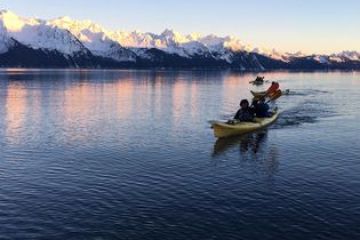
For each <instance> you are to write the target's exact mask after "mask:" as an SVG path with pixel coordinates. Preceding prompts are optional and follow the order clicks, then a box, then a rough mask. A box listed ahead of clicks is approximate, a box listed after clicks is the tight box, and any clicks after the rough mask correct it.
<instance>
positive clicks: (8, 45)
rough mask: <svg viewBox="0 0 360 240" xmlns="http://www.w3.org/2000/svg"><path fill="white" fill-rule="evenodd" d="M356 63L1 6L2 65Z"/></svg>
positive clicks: (349, 56)
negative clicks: (48, 17)
mask: <svg viewBox="0 0 360 240" xmlns="http://www.w3.org/2000/svg"><path fill="white" fill-rule="evenodd" d="M13 65H16V66H24V67H27V66H43V67H50V66H53V67H231V68H237V69H240V70H245V71H246V70H252V71H260V70H267V69H280V68H283V69H302V68H304V69H328V68H360V53H358V52H351V51H344V52H341V53H338V54H332V55H310V56H306V55H304V54H302V53H300V52H297V53H294V54H293V53H282V52H279V51H277V50H276V49H263V48H256V47H252V46H251V45H249V44H246V43H244V42H243V41H241V39H239V38H237V37H234V36H225V37H219V36H216V35H213V34H210V35H205V36H204V35H201V34H197V33H192V34H188V35H183V34H180V33H178V32H176V31H173V30H169V29H166V30H165V31H163V32H162V33H160V34H154V33H144V32H139V31H134V32H126V31H110V30H108V29H105V28H103V27H102V26H100V25H98V24H96V23H93V22H91V21H89V20H86V21H78V20H73V19H71V18H69V17H61V18H56V19H52V20H41V19H36V18H24V17H20V16H17V15H16V14H14V13H12V12H10V11H6V10H3V11H0V66H13Z"/></svg>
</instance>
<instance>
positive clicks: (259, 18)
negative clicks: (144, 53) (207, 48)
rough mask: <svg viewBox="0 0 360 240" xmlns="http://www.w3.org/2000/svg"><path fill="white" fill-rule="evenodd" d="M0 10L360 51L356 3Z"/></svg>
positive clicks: (48, 0)
mask: <svg viewBox="0 0 360 240" xmlns="http://www.w3.org/2000/svg"><path fill="white" fill-rule="evenodd" d="M0 9H7V10H10V11H13V12H15V13H16V14H18V15H21V16H26V17H38V18H43V19H51V18H56V17H60V16H69V17H71V18H73V19H78V20H84V19H90V20H92V21H94V22H96V23H99V24H101V25H103V26H104V27H106V28H108V29H111V30H126V31H133V30H140V31H145V32H154V33H161V32H162V31H163V30H164V29H167V28H168V29H173V30H175V31H178V32H180V33H183V34H188V33H192V32H198V33H202V34H210V33H213V34H216V35H220V36H225V35H233V36H237V37H239V38H240V39H242V40H243V41H244V42H245V43H248V44H250V45H252V46H254V47H263V48H271V49H272V48H275V49H277V50H280V51H283V52H297V51H302V52H303V53H308V54H311V53H322V54H329V53H334V52H340V51H343V50H355V51H360V29H359V26H360V1H359V0H342V1H340V0H106V1H105V0H103V1H95V0H94V1H90V0H70V1H69V0H0Z"/></svg>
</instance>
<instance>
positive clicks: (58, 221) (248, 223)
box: [0, 70, 360, 240]
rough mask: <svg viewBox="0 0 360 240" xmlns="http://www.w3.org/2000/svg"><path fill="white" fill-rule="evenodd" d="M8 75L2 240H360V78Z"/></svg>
mask: <svg viewBox="0 0 360 240" xmlns="http://www.w3.org/2000/svg"><path fill="white" fill-rule="evenodd" d="M266 76H267V78H268V79H271V80H277V81H279V82H280V84H281V86H282V88H283V89H291V91H290V95H289V96H284V97H282V98H281V99H280V100H279V101H278V106H279V108H280V109H281V110H282V111H283V112H282V115H281V117H280V119H279V121H278V122H277V123H276V124H275V125H273V126H272V127H271V128H269V129H268V130H265V131H261V132H258V133H255V134H250V135H246V136H242V137H240V138H239V137H238V138H231V139H227V140H221V141H216V139H215V138H214V137H213V132H212V129H210V128H209V124H208V121H209V120H213V119H227V118H229V117H231V116H232V115H233V113H234V112H235V111H236V108H237V106H238V102H239V100H240V99H241V98H242V97H250V95H249V89H255V90H262V87H253V86H250V85H249V84H248V82H249V81H250V80H252V79H253V78H254V75H253V74H239V73H230V72H212V71H208V72H206V71H196V72H187V71H182V72H173V71H61V70H48V71H35V70H32V71H20V70H2V71H0V149H1V152H0V184H1V185H0V186H1V187H0V239H181V240H183V239H197V240H198V239H359V238H360V143H359V141H360V137H359V135H360V127H359V126H360V124H359V118H360V94H359V90H360V73H352V72H349V73H337V72H335V73H269V74H266Z"/></svg>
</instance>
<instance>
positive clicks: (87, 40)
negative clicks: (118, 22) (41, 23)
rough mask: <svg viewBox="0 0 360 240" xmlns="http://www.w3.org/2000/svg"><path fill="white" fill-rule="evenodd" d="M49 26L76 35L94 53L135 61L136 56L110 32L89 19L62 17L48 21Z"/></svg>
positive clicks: (119, 59) (115, 58) (120, 59)
mask: <svg viewBox="0 0 360 240" xmlns="http://www.w3.org/2000/svg"><path fill="white" fill-rule="evenodd" d="M48 24H49V25H50V26H54V27H57V28H60V29H64V30H67V31H69V32H70V33H71V34H73V35H74V36H75V37H77V38H78V39H79V40H80V41H81V42H82V43H83V44H84V46H85V47H86V48H88V49H89V50H90V51H91V52H92V53H93V54H94V55H97V56H102V57H107V58H112V59H114V60H117V61H135V59H136V56H135V54H134V53H132V52H131V51H130V50H127V49H124V48H123V47H122V46H121V45H120V43H119V42H117V41H114V40H113V39H112V37H111V33H110V32H108V31H107V30H105V29H104V28H102V27H101V26H100V25H98V24H95V23H93V22H91V21H89V20H85V21H76V20H72V19H71V18H70V17H62V18H57V19H54V20H50V21H48Z"/></svg>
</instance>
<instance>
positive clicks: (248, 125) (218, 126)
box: [212, 111, 279, 138]
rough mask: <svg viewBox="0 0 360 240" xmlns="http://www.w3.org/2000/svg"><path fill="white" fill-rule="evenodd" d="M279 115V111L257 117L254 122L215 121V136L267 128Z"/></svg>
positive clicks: (234, 134)
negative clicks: (231, 122) (265, 116)
mask: <svg viewBox="0 0 360 240" xmlns="http://www.w3.org/2000/svg"><path fill="white" fill-rule="evenodd" d="M278 117H279V112H278V111H277V112H275V113H274V114H273V115H272V117H268V118H255V121H254V122H239V123H235V124H229V123H226V122H218V121H214V122H212V128H213V129H214V135H215V137H217V138H223V137H230V136H236V135H241V134H244V133H250V132H254V131H256V130H259V129H262V128H265V127H267V126H269V125H271V124H272V123H274V122H275V121H276V119H277V118H278Z"/></svg>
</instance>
